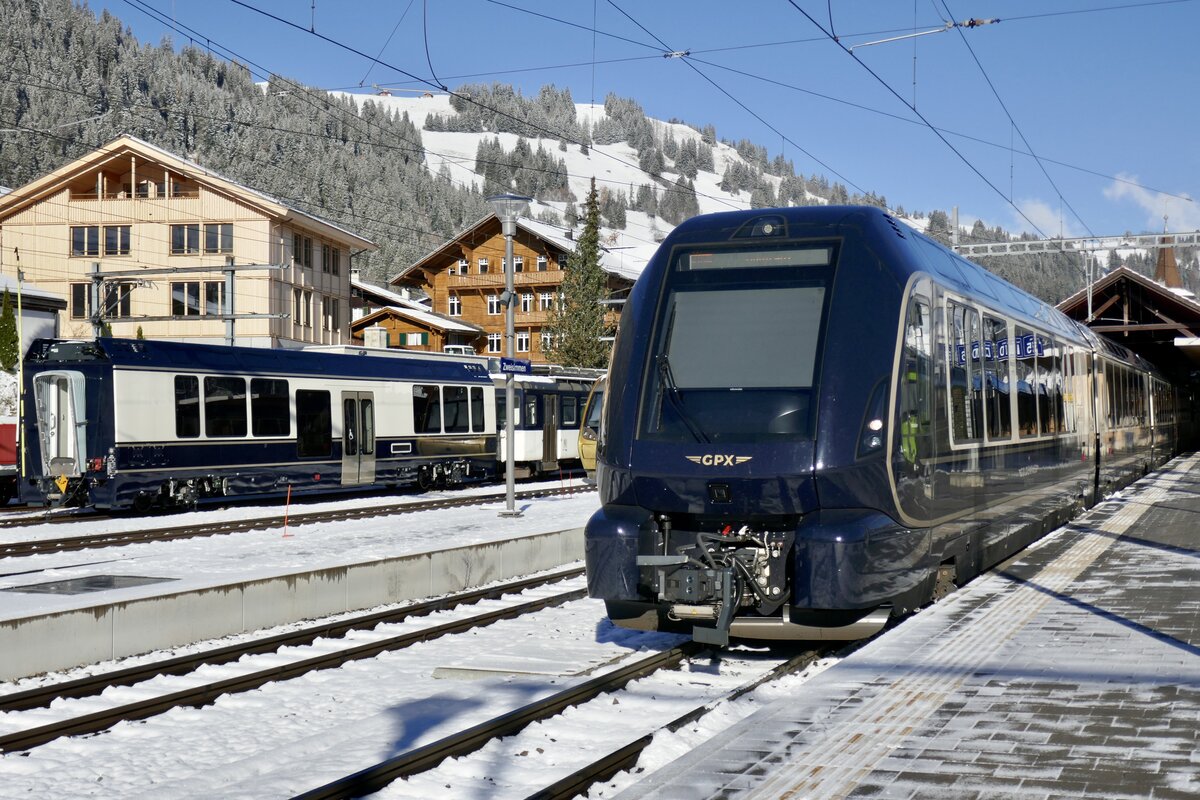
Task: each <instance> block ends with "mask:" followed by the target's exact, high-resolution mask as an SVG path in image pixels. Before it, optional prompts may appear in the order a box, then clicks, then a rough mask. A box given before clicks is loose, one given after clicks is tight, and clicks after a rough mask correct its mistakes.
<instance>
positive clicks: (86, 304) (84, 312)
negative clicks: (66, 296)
mask: <svg viewBox="0 0 1200 800" xmlns="http://www.w3.org/2000/svg"><path fill="white" fill-rule="evenodd" d="M91 288H92V286H91V284H90V283H72V284H71V319H87V318H88V317H90V316H91V315H92V292H91Z"/></svg>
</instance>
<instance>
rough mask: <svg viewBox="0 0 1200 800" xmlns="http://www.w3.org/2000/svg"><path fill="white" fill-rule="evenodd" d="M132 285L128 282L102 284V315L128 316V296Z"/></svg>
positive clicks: (131, 290) (131, 291)
mask: <svg viewBox="0 0 1200 800" xmlns="http://www.w3.org/2000/svg"><path fill="white" fill-rule="evenodd" d="M132 293H133V287H132V286H130V285H128V284H106V285H105V286H104V316H106V317H128V316H130V313H129V312H130V301H129V296H130V295H131V294H132Z"/></svg>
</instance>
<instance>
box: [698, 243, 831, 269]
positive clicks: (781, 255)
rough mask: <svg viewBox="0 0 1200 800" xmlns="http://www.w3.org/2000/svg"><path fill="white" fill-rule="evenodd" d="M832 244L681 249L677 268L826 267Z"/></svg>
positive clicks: (829, 258)
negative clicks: (687, 251) (773, 247)
mask: <svg viewBox="0 0 1200 800" xmlns="http://www.w3.org/2000/svg"><path fill="white" fill-rule="evenodd" d="M832 258H833V248H832V247H829V246H823V247H789V248H783V249H778V250H777V249H770V250H765V249H755V250H717V251H715V252H711V253H695V252H693V253H684V254H683V255H682V256H680V258H679V269H681V270H684V271H691V270H705V269H761V268H764V267H827V266H829V264H830V261H831V259H832Z"/></svg>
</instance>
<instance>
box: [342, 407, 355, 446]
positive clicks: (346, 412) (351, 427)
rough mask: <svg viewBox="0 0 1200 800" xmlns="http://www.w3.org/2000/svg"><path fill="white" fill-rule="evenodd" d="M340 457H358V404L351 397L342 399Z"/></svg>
mask: <svg viewBox="0 0 1200 800" xmlns="http://www.w3.org/2000/svg"><path fill="white" fill-rule="evenodd" d="M342 455H344V456H356V455H358V403H357V402H356V401H355V399H354V398H353V397H346V398H343V399H342Z"/></svg>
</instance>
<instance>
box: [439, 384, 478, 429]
mask: <svg viewBox="0 0 1200 800" xmlns="http://www.w3.org/2000/svg"><path fill="white" fill-rule="evenodd" d="M469 411H470V407H469V405H468V403H467V387H466V386H446V387H444V388H443V389H442V413H443V415H444V419H443V420H442V422H443V424H444V426H445V431H446V433H466V432H467V431H469V430H470V429H471V424H470V419H469Z"/></svg>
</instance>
